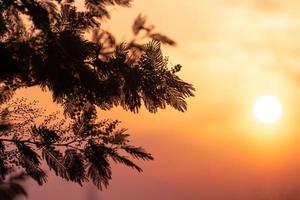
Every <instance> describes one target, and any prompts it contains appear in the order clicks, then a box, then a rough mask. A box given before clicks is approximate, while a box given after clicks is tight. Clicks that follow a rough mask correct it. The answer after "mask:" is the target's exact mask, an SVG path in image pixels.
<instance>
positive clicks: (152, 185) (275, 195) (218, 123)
mask: <svg viewBox="0 0 300 200" xmlns="http://www.w3.org/2000/svg"><path fill="white" fill-rule="evenodd" d="M299 8H300V2H299V1H296V0H186V1H182V0H163V1H161V0H151V1H147V0H135V1H134V2H133V6H132V7H131V8H120V7H114V8H112V9H111V13H112V19H111V20H110V21H107V23H106V24H105V27H106V28H107V29H108V30H110V31H112V32H113V33H115V34H116V35H117V38H118V40H119V41H126V38H130V37H131V24H132V22H133V20H134V18H135V17H136V16H137V15H138V14H139V13H143V14H144V15H146V16H147V17H148V18H147V19H148V21H149V22H150V23H153V24H154V25H155V26H156V30H157V31H160V32H162V33H165V34H167V35H168V36H170V37H171V38H173V39H174V40H175V41H177V43H178V45H177V46H176V47H163V50H164V51H163V52H164V54H165V55H166V56H168V57H169V60H170V65H171V64H173V65H175V64H177V63H179V64H181V65H182V66H183V69H182V71H181V72H180V76H181V77H182V78H183V79H184V80H185V81H187V82H189V83H192V84H193V85H194V86H195V88H196V96H195V97H193V98H189V99H188V100H187V102H188V111H187V112H185V113H180V112H177V111H175V110H174V109H172V108H167V109H165V110H160V111H159V112H158V113H156V114H150V113H147V111H146V110H142V111H141V112H140V113H139V114H132V113H128V112H125V111H123V110H122V109H121V108H115V109H112V110H110V111H108V112H103V111H100V113H99V116H100V117H104V118H107V117H110V118H114V119H119V120H121V121H122V126H123V127H126V128H128V133H130V134H131V141H132V143H133V144H136V145H140V146H143V147H144V148H145V149H146V150H148V151H149V152H151V153H152V154H153V156H154V157H155V160H154V161H151V162H138V163H139V164H140V165H141V166H142V168H143V169H144V172H143V173H141V174H139V173H137V172H135V171H132V170H130V169H127V168H125V167H123V166H114V167H113V179H112V181H111V183H110V186H109V187H108V188H107V189H104V190H103V191H98V190H97V189H96V188H95V187H93V186H91V185H87V186H84V187H80V186H77V185H76V184H73V183H68V182H64V181H62V180H61V179H58V178H55V177H53V176H51V177H50V179H49V182H48V183H47V184H46V185H45V186H43V187H39V186H37V185H36V184H35V183H33V182H31V181H29V182H28V183H26V186H27V188H28V191H29V195H30V196H29V199H30V200H39V199H41V198H42V199H45V200H50V199H51V200H52V199H74V200H83V199H86V200H92V199H93V197H95V199H99V200H107V199H108V200H119V199H125V200H127V199H130V200H140V199H143V200H153V199H157V200H182V199H189V200H199V199H205V200H221V199H222V200H223V199H230V200H250V199H251V200H253V199H258V200H268V199H272V200H276V199H284V198H285V197H287V196H288V195H296V194H297V192H298V188H300V187H299V186H300V181H299V180H300V179H299V177H300V156H299V152H300V145H299V141H300V140H299V139H300V135H299V134H298V133H299V131H298V130H299V128H300V127H299V123H298V119H299V117H300V105H299V102H300V90H299V89H300V79H299V78H300V67H299V63H300V56H299V55H300V39H299V31H300V20H299V17H300V13H299ZM32 92H34V93H32ZM32 94H35V98H36V99H39V100H40V104H41V105H43V106H46V107H48V108H54V107H55V106H54V105H52V104H51V103H50V101H51V95H50V94H48V93H42V92H41V91H39V90H38V89H36V88H34V89H31V90H25V91H19V93H18V95H21V96H25V97H26V96H32ZM262 95H273V96H276V97H277V98H278V99H279V100H280V101H281V103H282V106H283V115H282V117H281V118H280V120H279V121H277V122H276V123H273V124H263V123H261V122H259V121H258V120H257V119H256V118H255V117H254V115H253V111H252V107H253V103H254V101H255V99H256V98H257V97H259V96H262ZM299 192H300V190H299ZM299 194H300V193H299Z"/></svg>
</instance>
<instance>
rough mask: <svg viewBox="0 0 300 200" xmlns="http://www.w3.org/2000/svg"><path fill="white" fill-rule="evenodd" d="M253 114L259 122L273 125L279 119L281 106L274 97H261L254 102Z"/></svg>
mask: <svg viewBox="0 0 300 200" xmlns="http://www.w3.org/2000/svg"><path fill="white" fill-rule="evenodd" d="M253 112H254V115H255V117H256V118H257V119H258V120H259V121H261V122H263V123H273V122H275V121H277V120H278V119H279V118H280V116H281V114H282V106H281V103H280V101H279V100H278V99H277V98H276V97H274V96H261V97H259V98H258V99H257V100H256V101H255V103H254V107H253Z"/></svg>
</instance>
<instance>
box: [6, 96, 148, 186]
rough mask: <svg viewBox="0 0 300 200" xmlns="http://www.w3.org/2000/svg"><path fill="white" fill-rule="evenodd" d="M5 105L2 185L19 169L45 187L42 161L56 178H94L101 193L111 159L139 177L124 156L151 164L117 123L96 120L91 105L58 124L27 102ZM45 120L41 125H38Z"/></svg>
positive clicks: (142, 150)
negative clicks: (6, 124)
mask: <svg viewBox="0 0 300 200" xmlns="http://www.w3.org/2000/svg"><path fill="white" fill-rule="evenodd" d="M5 105H6V106H7V107H6V108H5V109H4V110H5V111H4V112H7V114H5V118H6V120H7V121H10V122H11V124H10V128H9V129H3V130H1V131H0V151H1V153H0V175H1V178H0V180H2V181H3V180H4V179H5V178H6V176H7V175H8V174H9V173H10V172H12V171H15V170H16V169H18V170H21V171H23V172H24V175H27V176H30V177H31V178H33V179H34V180H36V181H37V183H38V184H40V185H42V184H43V183H45V182H46V179H47V176H46V173H45V171H44V169H41V166H40V164H41V159H44V160H45V161H46V163H47V165H48V166H49V169H50V170H53V171H54V172H55V174H56V175H57V176H60V177H61V178H63V179H65V180H67V181H73V182H76V183H78V184H80V185H82V183H83V182H86V181H88V180H89V179H90V180H92V181H93V183H94V184H95V185H96V186H97V187H99V188H102V186H105V187H106V186H107V185H108V182H109V180H110V179H111V174H112V172H111V164H110V160H113V161H115V162H116V163H120V164H124V165H126V166H128V167H131V168H133V169H136V170H137V171H139V172H141V171H142V170H141V168H140V167H138V166H137V165H136V164H135V163H133V162H132V161H131V160H130V159H129V158H128V157H126V156H125V154H126V153H127V154H128V155H131V156H132V158H136V159H142V160H152V159H153V157H152V156H151V155H150V154H149V153H147V152H146V151H145V150H144V149H142V148H140V147H134V146H130V145H129V139H128V137H129V135H128V134H127V133H125V129H118V124H119V122H118V121H116V120H115V121H111V120H102V121H97V120H96V118H97V115H96V107H95V106H93V105H91V104H87V105H85V106H84V107H83V109H82V110H81V111H78V112H77V113H76V115H75V116H74V117H73V119H72V120H70V121H69V122H68V123H67V122H65V121H63V120H59V121H57V120H56V118H57V115H56V114H53V115H50V116H47V117H46V118H45V117H42V112H43V111H42V110H41V109H37V108H35V107H34V106H35V104H34V103H26V101H25V99H17V100H15V101H12V102H9V103H8V104H5ZM27 113H30V114H31V115H27ZM1 114H2V113H0V115H1ZM42 118H44V120H43V122H41V123H37V122H36V119H39V120H42ZM12 119H22V120H21V121H17V120H12ZM24 121H26V124H24ZM45 124H47V127H46V126H45ZM38 152H40V153H41V156H40V155H39V154H38ZM0 185H1V184H0Z"/></svg>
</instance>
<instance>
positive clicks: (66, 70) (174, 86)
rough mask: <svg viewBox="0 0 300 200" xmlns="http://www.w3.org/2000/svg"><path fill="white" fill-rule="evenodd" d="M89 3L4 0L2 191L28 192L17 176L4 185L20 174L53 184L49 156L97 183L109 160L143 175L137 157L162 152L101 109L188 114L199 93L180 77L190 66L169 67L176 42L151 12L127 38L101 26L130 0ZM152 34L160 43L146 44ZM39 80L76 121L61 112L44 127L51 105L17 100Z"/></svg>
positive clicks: (58, 168) (54, 165)
mask: <svg viewBox="0 0 300 200" xmlns="http://www.w3.org/2000/svg"><path fill="white" fill-rule="evenodd" d="M84 3H85V4H84V8H81V9H78V7H77V6H76V2H75V1H74V0H49V1H42V0H12V1H11V0H0V56H1V58H0V67H1V71H0V106H1V110H0V177H1V178H0V181H1V183H0V191H2V189H1V188H3V187H5V188H6V189H8V190H9V191H13V192H12V194H15V195H19V194H26V193H25V191H24V190H23V189H22V187H21V186H20V185H19V183H17V182H15V181H14V180H15V178H12V179H11V180H10V181H8V182H6V181H5V179H6V178H7V177H8V176H9V174H10V173H12V172H15V171H16V170H21V171H22V172H24V173H23V175H22V177H23V176H24V175H26V176H30V177H32V178H33V179H34V180H36V181H37V182H38V183H39V184H43V183H45V182H46V179H47V175H46V173H45V171H44V169H42V168H41V166H40V162H41V160H42V159H43V160H45V161H46V163H47V165H48V166H49V169H50V170H52V171H54V172H55V174H56V175H57V176H60V177H62V178H63V179H65V180H68V181H73V182H76V183H78V184H80V185H81V184H82V183H84V182H85V181H88V180H91V181H92V182H93V183H94V184H95V185H96V186H97V187H98V188H102V186H105V187H106V186H107V185H108V183H109V180H110V179H111V174H112V172H111V165H110V161H114V162H116V163H120V164H124V165H126V166H128V167H131V168H133V169H135V170H137V171H139V172H141V171H142V169H141V168H140V167H139V166H137V165H136V164H135V163H133V162H132V161H131V160H130V157H128V156H131V157H132V158H136V159H142V160H152V159H153V157H152V156H151V155H150V154H149V153H147V152H146V151H145V150H144V149H143V148H141V147H135V146H132V145H131V144H129V140H128V137H129V135H128V134H127V133H126V130H125V129H119V128H118V124H119V121H117V120H115V121H113V120H102V121H97V119H96V118H97V112H96V108H97V107H98V108H100V109H104V110H107V109H110V108H112V107H114V106H122V107H123V108H124V109H125V110H128V111H131V112H138V111H139V109H140V108H141V107H142V105H144V106H145V107H146V109H148V110H149V111H150V112H153V113H155V112H157V110H158V109H159V108H161V109H164V108H166V106H167V105H170V106H172V107H174V108H175V109H177V110H179V111H182V112H183V111H185V110H186V109H187V105H186V102H185V98H187V97H190V96H193V91H194V88H193V86H192V85H191V84H189V83H186V82H184V81H183V80H181V79H180V78H179V77H178V76H177V72H179V71H180V69H181V66H180V65H176V66H174V67H171V68H170V67H168V60H167V58H166V57H164V56H163V55H162V52H161V49H160V43H163V44H167V45H175V42H174V41H173V40H172V39H170V38H169V37H167V36H165V35H163V34H161V33H158V32H156V31H155V30H154V26H153V25H148V24H147V22H146V18H145V17H143V16H142V15H139V16H138V17H137V18H136V20H135V21H134V24H133V27H132V31H133V35H134V37H133V39H132V40H129V42H128V43H126V44H125V43H118V42H117V41H116V39H115V38H114V36H113V35H112V34H111V33H110V32H108V31H106V30H103V29H102V28H101V24H102V21H103V19H104V18H109V17H110V15H109V12H108V10H107V6H114V5H119V6H130V5H131V0H85V1H84ZM87 35H89V36H90V37H89V36H88V37H87ZM88 38H90V39H88ZM145 38H147V39H150V40H152V41H151V42H149V43H148V44H147V45H142V44H141V42H143V41H144V39H145ZM32 86H39V87H41V88H42V89H44V90H47V91H50V92H51V93H52V94H53V101H55V102H56V103H59V104H60V105H62V106H63V108H64V114H65V117H67V121H68V122H65V121H64V120H61V121H59V120H57V119H56V118H57V115H55V114H54V115H50V116H48V117H47V118H46V119H45V121H44V122H43V123H40V124H39V123H37V122H36V119H39V118H41V117H42V116H43V110H41V109H38V108H36V106H35V102H33V103H27V102H26V101H25V100H24V99H19V100H17V101H9V100H10V99H11V98H12V97H13V94H14V92H15V91H16V90H17V89H19V88H28V87H32ZM126 155H127V156H126ZM2 186H3V187H2ZM8 194H9V193H8ZM0 195H1V194H0ZM9 198H11V199H12V198H14V196H8V197H7V199H9Z"/></svg>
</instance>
